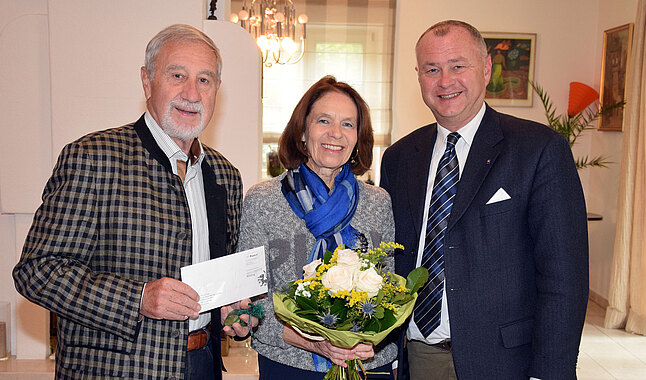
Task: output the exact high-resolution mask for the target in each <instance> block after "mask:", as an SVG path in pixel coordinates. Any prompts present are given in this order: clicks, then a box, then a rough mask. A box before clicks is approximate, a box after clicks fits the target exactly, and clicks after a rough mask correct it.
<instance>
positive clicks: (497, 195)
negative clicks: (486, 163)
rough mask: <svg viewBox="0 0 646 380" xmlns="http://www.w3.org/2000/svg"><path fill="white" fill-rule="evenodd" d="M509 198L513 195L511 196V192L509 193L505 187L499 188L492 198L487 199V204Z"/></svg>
mask: <svg viewBox="0 0 646 380" xmlns="http://www.w3.org/2000/svg"><path fill="white" fill-rule="evenodd" d="M507 199H511V197H510V196H509V194H507V192H506V191H505V189H503V188H502V187H501V188H500V189H498V191H496V193H495V194H494V195H493V197H491V199H489V200H488V201H487V204H488V205H490V204H492V203H496V202H502V201H506V200H507Z"/></svg>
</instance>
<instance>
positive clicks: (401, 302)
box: [392, 294, 413, 305]
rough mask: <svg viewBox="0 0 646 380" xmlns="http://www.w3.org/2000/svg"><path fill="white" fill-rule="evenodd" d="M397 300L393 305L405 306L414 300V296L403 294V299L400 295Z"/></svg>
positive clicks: (394, 300) (393, 301)
mask: <svg viewBox="0 0 646 380" xmlns="http://www.w3.org/2000/svg"><path fill="white" fill-rule="evenodd" d="M395 298H396V299H395ZM395 298H393V300H392V303H394V304H395V305H405V304H407V303H408V302H410V301H411V300H412V299H413V295H412V294H402V295H401V297H399V295H398V296H397V297H395Z"/></svg>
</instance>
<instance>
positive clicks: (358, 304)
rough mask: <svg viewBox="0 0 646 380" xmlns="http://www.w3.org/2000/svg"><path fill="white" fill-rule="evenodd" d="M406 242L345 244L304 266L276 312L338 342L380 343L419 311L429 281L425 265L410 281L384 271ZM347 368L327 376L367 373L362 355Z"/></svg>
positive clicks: (352, 376) (347, 345)
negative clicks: (420, 294)
mask: <svg viewBox="0 0 646 380" xmlns="http://www.w3.org/2000/svg"><path fill="white" fill-rule="evenodd" d="M395 248H400V249H403V248H404V247H403V246H402V245H401V244H397V243H381V244H380V245H379V247H377V248H375V249H372V250H367V249H360V250H356V251H355V250H351V249H344V247H343V246H339V247H338V248H337V249H336V250H335V251H334V252H327V253H326V254H325V256H324V258H323V260H320V259H318V260H315V261H313V262H311V263H309V264H307V265H306V266H305V267H303V271H304V275H303V279H300V280H296V281H292V282H290V283H289V284H287V288H288V290H287V291H286V293H274V295H273V302H274V311H275V312H276V314H277V315H278V316H279V317H280V318H281V319H282V320H283V321H285V322H287V323H289V324H290V325H292V327H294V328H295V329H296V330H297V331H299V332H301V333H303V335H304V336H306V337H310V338H311V336H310V335H307V334H314V335H317V336H320V337H323V338H325V339H327V340H329V341H330V343H332V344H333V345H335V346H338V347H344V348H352V347H354V346H355V345H357V344H358V343H368V344H373V345H377V344H378V343H379V342H381V341H382V340H383V339H384V338H385V337H386V336H387V335H388V334H389V333H390V332H391V331H392V330H393V329H395V328H397V327H399V326H400V325H401V324H402V323H404V321H405V320H406V319H407V318H408V316H409V315H410V314H411V313H412V311H413V306H414V305H415V300H416V299H417V290H418V289H419V288H421V287H422V286H423V285H424V283H426V281H427V280H428V271H427V270H426V269H425V268H416V269H415V270H413V271H412V272H411V273H410V274H409V275H408V278H407V279H404V278H403V277H401V276H398V275H396V274H394V273H390V272H386V271H385V270H384V265H383V259H384V257H386V256H387V255H388V251H390V250H393V249H395ZM346 362H347V364H348V366H347V368H343V367H341V366H339V365H332V367H331V368H330V370H329V371H328V373H327V375H326V376H325V379H348V380H352V379H360V378H361V376H360V373H359V369H361V371H363V372H364V373H365V370H364V368H363V365H362V364H361V361H360V360H358V359H354V360H350V361H346Z"/></svg>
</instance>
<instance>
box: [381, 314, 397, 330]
mask: <svg viewBox="0 0 646 380" xmlns="http://www.w3.org/2000/svg"><path fill="white" fill-rule="evenodd" d="M395 322H397V318H395V313H394V312H393V311H392V310H390V309H386V311H384V317H383V318H382V319H381V326H382V329H387V328H389V327H390V326H392V325H394V324H395Z"/></svg>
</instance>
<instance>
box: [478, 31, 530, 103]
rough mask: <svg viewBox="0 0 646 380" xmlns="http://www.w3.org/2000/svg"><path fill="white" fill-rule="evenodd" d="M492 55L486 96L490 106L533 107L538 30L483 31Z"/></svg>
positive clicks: (488, 50)
mask: <svg viewBox="0 0 646 380" xmlns="http://www.w3.org/2000/svg"><path fill="white" fill-rule="evenodd" d="M482 37H484V40H485V44H486V45H487V52H488V53H489V54H490V55H491V64H492V67H491V79H490V80H489V84H487V92H486V94H485V100H486V101H487V103H488V104H489V105H491V106H505V107H531V106H532V88H531V87H530V86H529V83H528V80H531V81H533V80H534V56H535V52H536V33H501V32H483V33H482Z"/></svg>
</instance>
